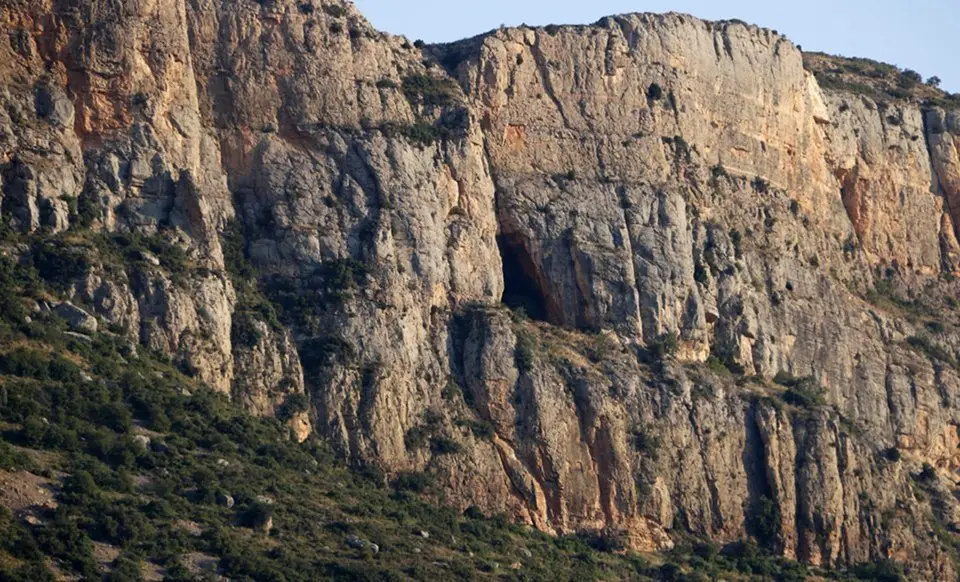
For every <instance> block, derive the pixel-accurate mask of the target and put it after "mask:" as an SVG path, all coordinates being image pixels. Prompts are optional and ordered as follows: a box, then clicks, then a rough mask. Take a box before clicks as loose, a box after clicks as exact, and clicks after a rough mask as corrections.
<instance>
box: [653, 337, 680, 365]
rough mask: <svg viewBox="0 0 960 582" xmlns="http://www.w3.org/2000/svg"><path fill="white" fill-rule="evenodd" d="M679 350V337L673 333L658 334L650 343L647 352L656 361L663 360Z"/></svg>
mask: <svg viewBox="0 0 960 582" xmlns="http://www.w3.org/2000/svg"><path fill="white" fill-rule="evenodd" d="M679 348H680V336H678V335H677V334H676V333H674V332H669V333H663V334H660V335H659V336H658V337H657V339H655V340H653V341H652V342H651V343H650V346H649V347H648V348H647V349H648V351H650V353H651V354H652V355H653V357H654V358H655V359H657V360H663V359H664V358H667V357H669V356H672V355H673V354H675V353H677V350H678V349H679Z"/></svg>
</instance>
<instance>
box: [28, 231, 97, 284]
mask: <svg viewBox="0 0 960 582" xmlns="http://www.w3.org/2000/svg"><path fill="white" fill-rule="evenodd" d="M30 258H31V260H32V263H33V266H34V268H36V270H37V273H38V274H39V275H40V277H41V278H42V279H44V280H45V281H47V282H48V283H49V284H50V285H51V286H52V287H54V288H55V289H57V290H58V291H61V292H66V291H68V290H69V288H70V286H71V285H73V284H74V283H75V282H76V281H77V280H79V279H80V278H82V277H83V276H84V275H86V274H87V272H88V271H89V270H90V260H89V259H88V258H87V254H86V253H85V252H84V251H83V250H82V249H81V248H76V247H72V246H69V245H68V244H66V243H64V242H63V241H59V240H51V241H40V242H37V243H35V244H34V245H33V247H32V248H31V250H30Z"/></svg>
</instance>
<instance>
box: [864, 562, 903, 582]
mask: <svg viewBox="0 0 960 582" xmlns="http://www.w3.org/2000/svg"><path fill="white" fill-rule="evenodd" d="M852 571H853V574H854V575H855V576H856V577H857V578H858V579H860V580H873V581H875V582H903V581H905V580H906V579H907V578H906V576H904V574H903V566H901V565H900V564H898V563H897V562H895V561H893V560H890V559H883V560H878V561H876V562H870V563H866V564H859V565H857V566H855V567H854V568H853V569H852Z"/></svg>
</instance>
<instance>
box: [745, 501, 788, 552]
mask: <svg viewBox="0 0 960 582" xmlns="http://www.w3.org/2000/svg"><path fill="white" fill-rule="evenodd" d="M747 525H748V527H749V529H750V530H751V533H752V534H753V535H754V537H756V538H757V539H758V540H759V541H760V543H761V544H763V545H764V546H765V547H768V548H770V549H773V548H774V546H775V544H776V540H777V536H778V535H779V533H780V506H779V505H777V503H776V502H775V501H773V500H772V499H770V498H769V497H767V496H766V495H761V496H760V497H759V498H758V499H757V500H756V502H755V503H754V506H753V509H752V511H751V512H750V518H749V520H748V524H747Z"/></svg>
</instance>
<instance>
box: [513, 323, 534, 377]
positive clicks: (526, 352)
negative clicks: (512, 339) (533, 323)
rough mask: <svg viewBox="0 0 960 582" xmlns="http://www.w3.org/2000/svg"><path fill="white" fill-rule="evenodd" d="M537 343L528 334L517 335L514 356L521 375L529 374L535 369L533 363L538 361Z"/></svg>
mask: <svg viewBox="0 0 960 582" xmlns="http://www.w3.org/2000/svg"><path fill="white" fill-rule="evenodd" d="M535 351H536V341H535V340H534V338H533V336H531V335H530V334H528V333H524V332H521V333H518V334H517V345H516V347H515V348H514V352H513V356H514V360H515V362H516V366H517V369H518V370H520V372H521V373H524V372H529V371H530V370H532V369H533V363H534V360H535V359H536V356H535Z"/></svg>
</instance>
